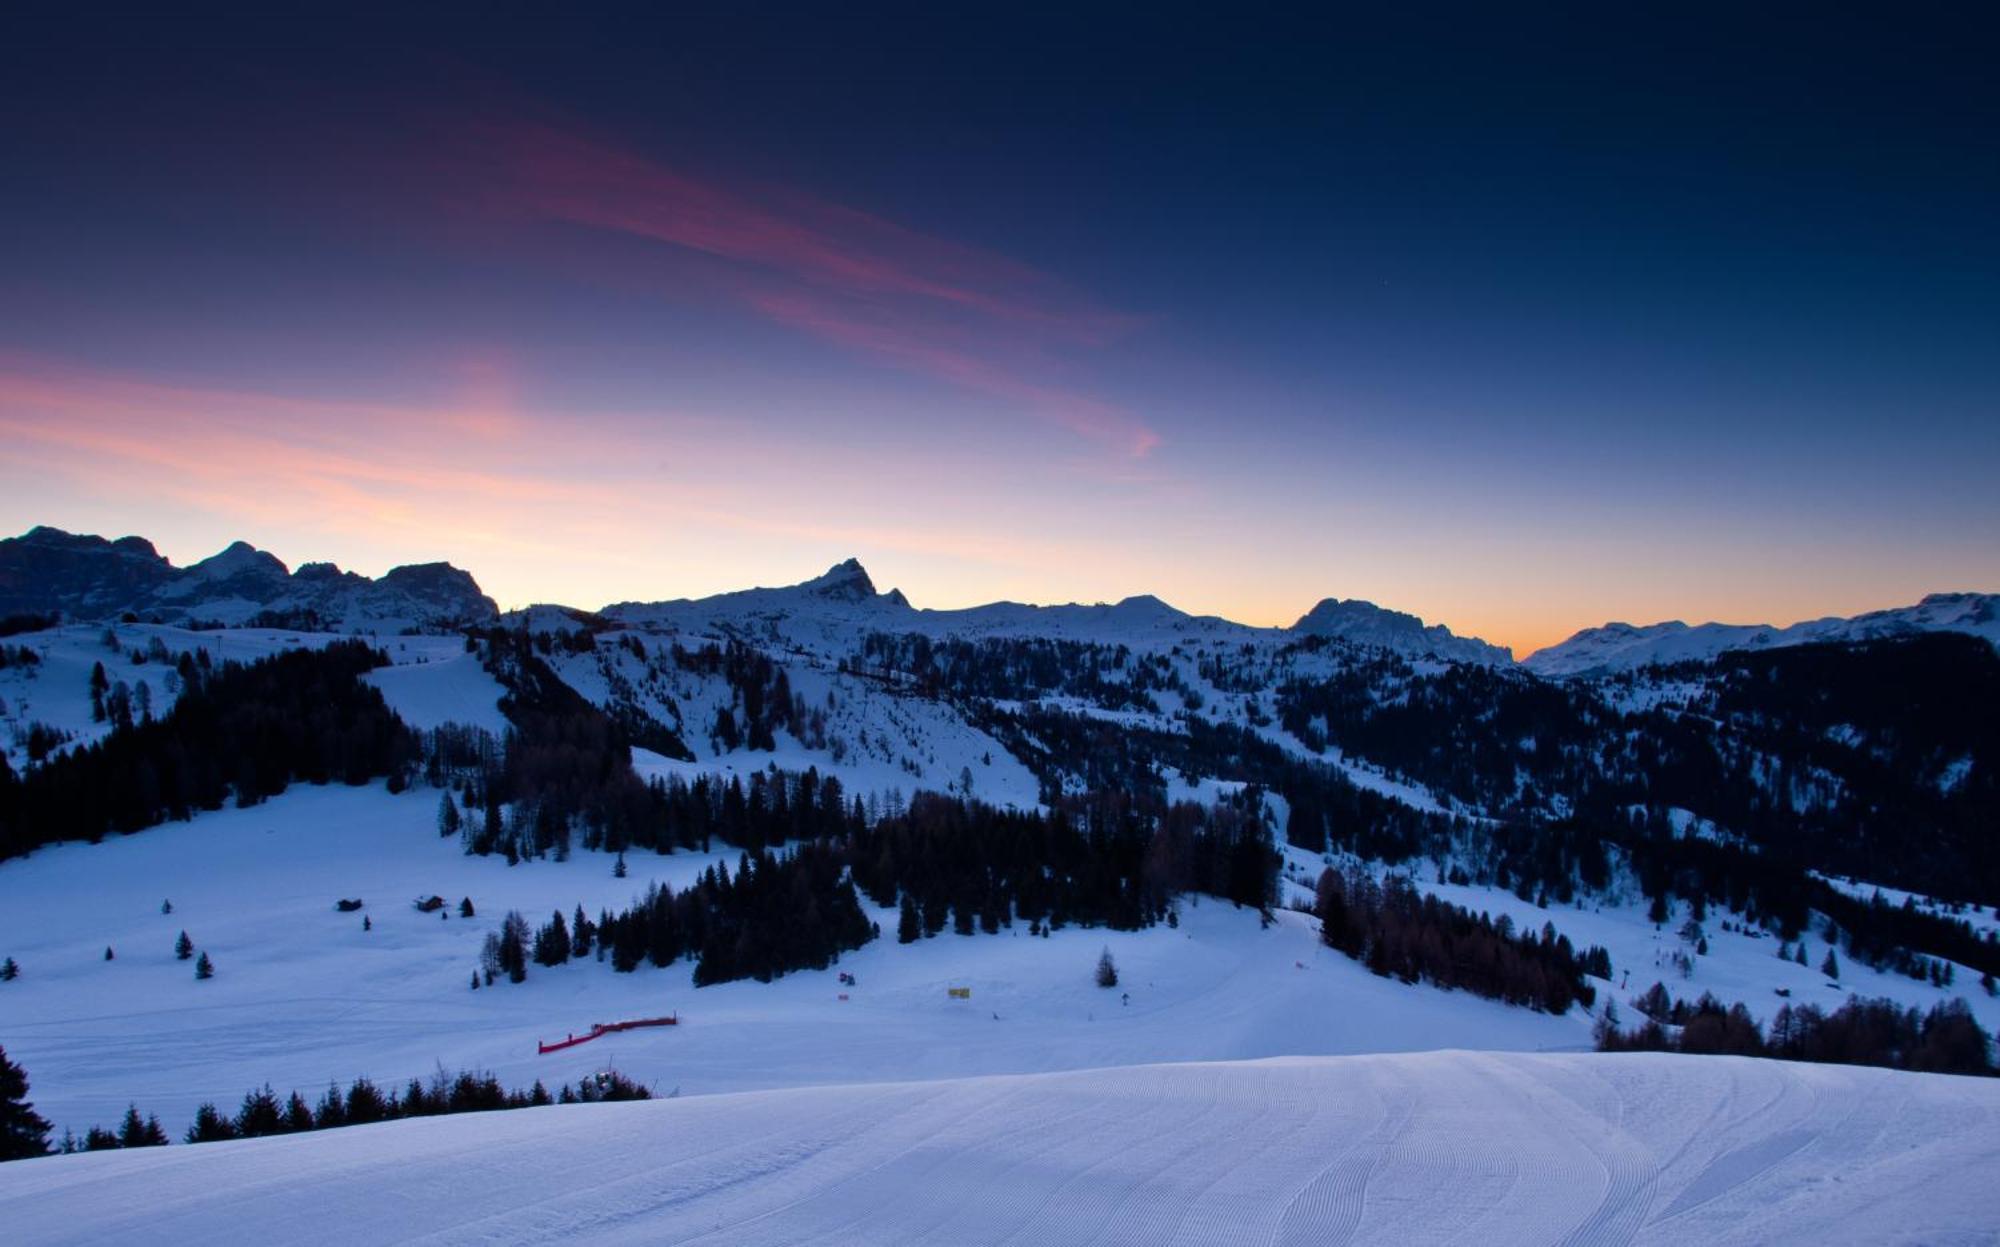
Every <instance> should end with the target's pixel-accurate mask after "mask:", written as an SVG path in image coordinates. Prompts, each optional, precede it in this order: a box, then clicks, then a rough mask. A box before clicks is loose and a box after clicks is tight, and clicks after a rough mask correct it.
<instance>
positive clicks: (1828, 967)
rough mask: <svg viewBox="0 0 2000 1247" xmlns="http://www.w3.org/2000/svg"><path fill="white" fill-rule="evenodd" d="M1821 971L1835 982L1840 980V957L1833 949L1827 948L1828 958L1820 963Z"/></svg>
mask: <svg viewBox="0 0 2000 1247" xmlns="http://www.w3.org/2000/svg"><path fill="white" fill-rule="evenodd" d="M1819 972H1820V973H1821V974H1824V975H1825V976H1826V977H1828V978H1830V979H1833V980H1834V981H1835V982H1838V981H1839V980H1840V958H1838V957H1836V956H1834V955H1833V949H1832V948H1828V949H1827V950H1826V960H1825V961H1822V962H1820V963H1819Z"/></svg>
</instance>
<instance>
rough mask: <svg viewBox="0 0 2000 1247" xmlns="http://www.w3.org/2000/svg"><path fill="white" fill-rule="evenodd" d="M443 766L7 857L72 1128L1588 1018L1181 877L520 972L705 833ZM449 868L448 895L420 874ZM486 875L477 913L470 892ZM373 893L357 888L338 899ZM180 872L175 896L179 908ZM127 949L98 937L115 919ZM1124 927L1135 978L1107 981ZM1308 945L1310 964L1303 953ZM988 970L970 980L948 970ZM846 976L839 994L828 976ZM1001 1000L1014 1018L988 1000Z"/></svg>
mask: <svg viewBox="0 0 2000 1247" xmlns="http://www.w3.org/2000/svg"><path fill="white" fill-rule="evenodd" d="M436 802H437V798H436V795H435V794H434V793H431V792H428V791H426V790H423V789H415V790H412V791H411V792H408V793H405V794H402V795H399V796H390V795H389V794H388V793H387V792H386V791H384V790H383V789H382V787H381V786H379V785H375V786H370V787H366V788H345V787H338V786H335V787H326V788H315V787H308V786H301V787H296V788H294V789H293V790H291V791H290V792H288V793H286V794H285V795H283V796H281V797H278V798H275V799H274V800H272V801H270V802H268V803H266V804H264V805H261V806H255V807H252V808H250V809H245V810H238V809H226V810H220V811H216V812H214V813H209V814H203V815H199V816H197V817H196V818H195V819H194V820H193V821H192V822H190V823H175V824H168V825H166V826H163V827H158V828H154V829H152V830H149V831H145V832H141V833H139V834H137V835H134V836H130V837H122V838H117V839H113V840H108V841H106V842H105V843H103V844H99V845H87V844H71V845H61V846H55V847H52V848H48V849H43V850H41V851H38V852H37V853H35V854H34V855H33V856H31V857H29V858H26V859H21V860H15V861H11V862H6V863H4V864H0V955H6V956H12V957H14V958H15V959H16V960H17V961H18V962H19V963H20V965H21V968H22V973H21V977H20V978H19V979H17V980H15V981H14V982H11V983H7V984H5V985H0V1017H4V1019H5V1024H4V1033H3V1034H0V1042H4V1043H5V1045H6V1048H7V1051H8V1054H9V1055H10V1057H12V1058H13V1059H15V1060H17V1061H19V1062H21V1063H22V1064H23V1065H24V1066H25V1067H26V1068H27V1070H28V1072H29V1075H30V1077H31V1078H32V1079H33V1081H34V1099H35V1102H36V1104H37V1106H38V1107H39V1109H40V1111H42V1112H43V1113H44V1115H46V1116H48V1117H49V1118H50V1119H51V1120H52V1121H54V1122H56V1123H57V1129H58V1131H60V1130H61V1129H62V1128H63V1127H70V1128H72V1129H74V1130H76V1131H77V1132H78V1133H81V1132H82V1131H83V1130H84V1129H85V1128H87V1127H88V1126H90V1125H93V1124H115V1121H116V1119H117V1118H118V1117H119V1116H120V1115H121V1114H123V1112H124V1111H125V1106H126V1104H127V1103H128V1102H136V1103H137V1104H139V1106H140V1107H141V1108H142V1109H143V1110H144V1111H146V1112H155V1113H158V1114H159V1115H160V1117H161V1119H162V1121H163V1122H164V1123H165V1124H166V1125H167V1126H168V1128H169V1129H170V1130H171V1131H173V1132H174V1133H175V1134H176V1135H178V1134H179V1132H180V1131H181V1130H182V1129H183V1128H184V1127H185V1126H186V1124H187V1123H188V1121H189V1120H190V1119H191V1118H192V1116H193V1112H194V1109H195V1108H196V1106H197V1105H198V1104H199V1103H200V1102H201V1101H203V1100H213V1101H215V1102H216V1103H218V1104H219V1105H223V1106H225V1107H232V1108H233V1106H234V1105H235V1104H236V1103H237V1102H238V1101H240V1100H241V1098H242V1096H243V1093H244V1092H245V1091H247V1090H249V1089H250V1088H252V1087H254V1086H259V1085H261V1084H263V1083H264V1082H266V1081H269V1082H270V1083H271V1084H272V1085H273V1086H274V1087H276V1088H278V1089H280V1090H281V1091H289V1090H291V1089H293V1088H297V1089H299V1090H301V1091H302V1092H306V1093H308V1094H316V1093H317V1092H318V1091H321V1090H323V1089H324V1088H325V1087H326V1085H327V1083H328V1082H329V1081H332V1080H339V1081H341V1082H346V1081H349V1080H351V1079H353V1078H356V1077H358V1076H361V1075H367V1076H369V1077H371V1078H373V1079H375V1080H376V1081H378V1082H383V1083H388V1082H398V1083H400V1082H407V1081H408V1080H409V1079H410V1078H412V1077H417V1076H424V1077H427V1076H429V1075H430V1074H431V1073H432V1072H433V1071H434V1070H435V1069H436V1068H437V1066H438V1065H439V1064H440V1063H442V1064H443V1065H444V1066H446V1067H447V1068H450V1069H457V1068H460V1067H473V1066H478V1067H483V1068H487V1069H491V1070H492V1071H494V1072H495V1073H496V1074H498V1075H499V1076H500V1078H501V1080H502V1081H503V1082H505V1083H507V1084H509V1085H513V1086H523V1087H525V1086H527V1085H528V1084H529V1083H531V1082H533V1081H534V1080H535V1079H536V1078H542V1079H545V1080H547V1081H548V1082H549V1083H550V1085H554V1084H555V1083H557V1082H560V1081H574V1080H575V1079H576V1078H579V1077H581V1076H583V1075H584V1074H586V1073H589V1072H591V1071H594V1070H596V1069H600V1068H602V1067H603V1065H604V1064H605V1063H606V1062H607V1061H615V1063H616V1064H617V1066H618V1068H620V1069H621V1070H624V1071H625V1072H626V1073H628V1074H630V1075H632V1076H633V1077H635V1078H639V1079H641V1080H642V1081H645V1082H647V1083H652V1084H656V1085H657V1086H658V1088H659V1089H660V1090H661V1091H663V1092H664V1091H667V1090H671V1089H673V1088H675V1087H679V1088H681V1090H682V1092H683V1093H684V1094H687V1095H696V1094H708V1093H714V1092H724V1091H739V1090H751V1089H759V1088H769V1087H782V1086H804V1085H811V1084H817V1083H828V1082H855V1081H883V1080H892V1079H906V1078H912V1077H924V1078H949V1077H961V1076H966V1075H975V1074H990V1073H1019V1072H1040V1071H1052V1070H1062V1069H1075V1068H1086V1067H1094V1066H1108V1065H1122V1064H1129V1063H1133V1062H1142V1061H1179V1060H1215V1059H1241V1058H1252V1057H1265V1056H1278V1055H1289V1054H1298V1053H1326V1054H1330V1053H1356V1052H1379V1051H1400V1050H1417V1049H1424V1048H1435V1047H1440V1046H1461V1047H1480V1048H1513V1049H1521V1050H1536V1049H1549V1048H1580V1047H1583V1046H1586V1045H1587V1044H1588V1042H1589V1035H1588V1026H1589V1020H1588V1019H1587V1018H1585V1017H1584V1016H1583V1015H1582V1013H1581V1012H1578V1013H1576V1014H1574V1015H1572V1016H1570V1017H1565V1018H1555V1017H1549V1016H1547V1015H1544V1014H1538V1013H1533V1012H1529V1011H1526V1010H1521V1009H1513V1008H1508V1007H1506V1006H1503V1005H1500V1004H1497V1003H1494V1002H1491V1001H1485V1000H1479V999H1476V998H1473V997H1470V996H1467V995H1464V994H1462V993H1448V992H1443V991H1439V990H1437V989H1435V988H1430V987H1423V986H1417V987H1411V986H1405V985H1403V984H1400V983H1395V982H1391V981H1389V980H1386V979H1380V978H1377V977H1375V976H1373V975H1371V974H1369V973H1367V972H1366V971H1365V970H1364V969H1363V968H1362V967H1361V966H1360V965H1358V964H1357V963H1355V962H1352V961H1350V960H1348V959H1346V958H1345V957H1342V956H1340V955H1339V954H1337V953H1334V952H1332V951H1331V950H1329V949H1326V948H1324V947H1322V946H1321V945H1320V944H1319V942H1318V939H1317V931H1316V924H1315V923H1314V922H1313V920H1312V919H1310V918H1308V917H1306V916H1305V915H1302V914H1294V913H1280V914H1279V915H1278V921H1277V923H1276V925H1274V926H1272V927H1271V928H1269V929H1268V930H1267V929H1264V928H1263V927H1262V926H1261V925H1260V923H1259V922H1258V920H1257V916H1256V914H1255V913H1254V912H1253V911H1250V910H1241V909H1236V908H1233V907H1232V906H1230V905H1228V904H1227V903H1225V902H1219V901H1216V900H1213V899H1203V900H1201V901H1200V902H1199V903H1196V902H1195V901H1194V900H1193V899H1192V898H1189V899H1187V900H1184V901H1183V902H1182V904H1181V909H1180V918H1181V925H1180V927H1179V928H1178V929H1174V928H1170V927H1167V926H1164V925H1162V926H1159V927H1155V928H1153V929H1152V930H1148V931H1142V932H1119V931H1106V930H1101V929H1100V930H1085V929H1081V928H1069V929H1066V930H1063V931H1059V932H1056V933H1055V934H1054V935H1053V936H1052V937H1050V938H1046V939H1038V938H1031V937H1029V936H1028V935H1027V934H1026V930H1025V927H1020V928H1017V929H1016V930H1015V931H1013V932H1011V933H1010V932H1008V931H1005V930H1003V931H1002V932H1001V933H1000V934H998V935H975V936H959V935H955V934H951V933H949V932H947V933H946V934H943V935H940V936H938V937H936V938H934V939H930V940H924V941H920V942H918V943H916V944H911V945H901V944H898V943H897V942H896V940H895V923H896V915H895V913H894V911H891V910H875V911H872V913H871V916H872V917H873V919H874V920H875V921H877V922H879V923H880V924H881V926H882V928H883V930H884V931H885V932H886V934H885V936H884V937H883V938H881V939H878V940H876V941H875V942H873V943H871V944H869V945H868V946H867V947H865V948H863V949H861V950H860V951H858V952H855V953H851V954H848V955H847V956H845V957H843V958H842V960H841V963H840V966H839V969H840V970H843V971H847V972H849V973H852V974H854V975H855V976H856V978H857V980H858V983H857V985H856V986H855V987H854V988H851V989H849V988H844V987H842V986H841V985H839V984H838V983H837V982H836V980H835V973H834V971H832V970H828V971H825V972H805V973H798V974H793V975H788V976H786V977H785V978H783V979H781V980H778V981H777V982H775V983H772V984H759V983H754V982H740V983H730V984H723V985H719V986H715V987H707V988H703V989H701V990H700V991H695V990H693V988H692V987H691V985H690V973H691V967H690V966H689V965H688V964H687V963H685V962H683V963H680V964H677V965H675V966H672V967H668V968H666V969H653V968H651V967H642V968H641V969H640V970H639V971H638V972H637V973H635V974H629V975H628V974H618V973H615V972H613V971H612V970H611V969H610V967H609V966H607V965H601V964H598V963H596V962H573V963H571V964H569V965H566V966H563V967H560V968H556V969H547V968H543V967H539V966H536V967H532V968H531V972H530V974H529V977H528V981H527V982H526V983H523V984H519V985H513V984H508V983H505V982H504V981H503V982H501V983H498V984H496V985H494V986H493V987H492V988H482V989H481V990H479V991H477V992H475V991H473V990H471V989H470V985H469V982H470V976H471V973H472V970H473V967H474V965H475V964H476V961H477V956H478V949H479V945H480V942H481V940H482V939H483V938H484V936H485V934H486V932H487V931H489V930H493V929H495V928H497V926H498V924H499V922H500V919H501V917H502V916H503V915H504V914H505V913H506V911H507V910H508V909H510V908H518V909H520V910H521V911H522V912H523V913H524V914H526V915H527V916H528V917H529V918H530V919H531V920H532V921H534V922H536V923H540V922H545V921H547V919H548V917H549V914H550V913H551V912H552V911H553V910H555V909H557V908H561V909H562V911H563V912H564V913H565V914H568V913H570V912H571V911H572V910H573V909H574V907H575V906H576V905H577V904H578V903H579V902H580V903H582V904H583V906H584V908H585V910H586V911H587V912H588V913H589V914H590V915H591V916H593V917H595V915H596V913H597V911H598V909H599V908H601V907H613V908H622V907H624V906H625V905H627V904H629V903H630V902H631V901H632V900H633V899H634V897H636V896H637V895H638V894H639V893H641V892H643V891H644V889H645V887H646V884H647V882H648V880H651V879H659V880H661V881H663V882H668V883H672V884H674V885H676V886H679V885H681V884H684V883H686V882H688V881H689V880H691V879H692V878H694V877H695V876H696V875H697V874H698V873H699V872H700V871H701V870H703V869H705V868H706V867H707V866H709V865H710V864H712V863H713V862H715V861H717V860H724V861H727V862H729V863H731V864H732V866H733V864H734V863H735V861H736V860H737V854H736V853H735V852H734V851H730V852H728V853H718V854H716V855H714V856H704V855H701V854H675V855H672V856H664V857H663V856H656V855H653V854H649V853H632V854H628V855H627V858H626V861H627V865H628V867H629V869H630V876H629V877H628V878H625V879H616V878H614V877H613V876H612V870H611V861H610V859H609V858H608V857H606V856H605V855H603V854H599V853H586V852H579V853H578V854H576V856H575V857H573V858H572V859H571V860H570V861H568V862H533V863H524V864H523V865H520V866H516V867H509V866H507V864H506V862H505V861H504V859H501V858H497V857H490V858H480V857H468V856H466V855H465V854H464V853H463V852H462V851H461V850H460V848H459V846H458V844H457V842H456V841H454V840H447V839H441V838H440V837H439V836H438V835H437V833H436V831H435V830H434V826H435V817H436ZM432 893H436V894H439V895H442V896H444V897H445V898H446V899H447V900H448V901H449V902H451V904H450V905H449V906H448V907H447V912H448V913H449V914H450V916H449V917H448V918H439V917H438V916H437V915H434V914H430V915H426V914H418V913H417V912H416V911H415V910H414V909H413V908H412V906H411V901H412V900H413V899H414V898H416V897H418V896H420V895H421V896H428V895H431V894H432ZM462 896H469V897H471V898H472V900H473V903H474V905H475V906H476V907H477V911H478V916H477V917H476V918H474V919H473V920H471V921H466V920H463V919H461V918H459V917H458V916H457V902H458V900H459V898H460V897H462ZM342 897H360V898H362V899H363V900H365V901H366V902H367V908H366V909H365V910H364V911H363V914H366V915H368V916H369V917H370V918H371V920H372V923H373V927H374V929H373V930H372V931H365V932H364V931H363V930H362V924H361V919H362V914H342V913H337V912H335V910H334V901H335V900H337V899H339V898H342ZM164 899H171V900H172V901H173V905H174V912H173V913H172V914H170V915H167V914H162V913H161V912H160V902H161V901H162V900H164ZM183 929H185V930H186V931H187V932H188V933H189V935H190V937H191V938H192V939H193V941H194V943H195V945H196V947H197V948H199V949H201V950H204V951H206V952H208V953H209V955H210V956H211V957H212V958H213V959H214V961H215V964H216V967H217V972H216V977H215V978H214V979H212V980H210V981H207V982H196V981H195V979H194V975H193V969H192V966H191V964H190V963H188V962H182V961H177V960H175V959H174V956H173V943H174V938H175V936H176V935H177V934H178V933H179V932H180V931H181V930H183ZM107 944H109V945H111V946H113V947H114V948H115V950H116V952H117V959H116V960H114V961H111V962H106V961H104V960H103V953H104V948H105V946H106V945H107ZM1102 948H1109V949H1110V950H1111V952H1112V955H1113V956H1114V957H1115V958H1116V960H1117V962H1118V965H1119V968H1120V971H1121V977H1122V980H1123V982H1122V985H1121V992H1123V993H1128V994H1129V996H1130V1003H1129V1004H1122V1003H1120V992H1108V991H1104V990H1101V989H1099V988H1097V987H1096V986H1095V985H1094V984H1093V983H1092V982H1091V970H1092V968H1093V967H1094V964H1095V962H1096V959H1097V954H1098V952H1099V950H1100V949H1102ZM1301 966H1303V967H1304V968H1300V967H1301ZM959 985H963V986H969V987H971V988H972V990H973V997H972V1000H971V1001H970V1002H954V1001H952V1000H950V999H949V998H948V997H947V995H946V991H945V989H946V988H947V987H948V986H959ZM843 991H845V992H847V994H848V995H849V997H850V999H849V1000H847V1001H841V1000H839V999H838V996H839V995H840V993H842V992H843ZM676 1009H678V1010H679V1011H680V1013H681V1016H682V1018H683V1024H682V1025H681V1026H680V1027H678V1028H675V1029H673V1030H670V1031H656V1032H634V1033H630V1034H625V1035H620V1036H617V1037H615V1038H611V1039H603V1040H599V1041H597V1042H595V1043H592V1044H587V1045H584V1046H582V1047H580V1048H577V1049H573V1050H571V1051H569V1052H566V1053H563V1054H559V1055H552V1056H547V1057H540V1056H537V1055H536V1052H535V1041H536V1040H537V1039H538V1038H541V1039H555V1038H560V1037H562V1036H563V1035H565V1034H567V1033H569V1032H571V1031H578V1032H581V1031H582V1030H584V1029H586V1028H588V1026H589V1025H590V1024H591V1023H592V1022H597V1021H613V1020H616V1019H619V1018H625V1017H637V1016H652V1015H656V1014H659V1013H664V1012H671V1011H674V1010H676ZM995 1014H998V1018H997V1019H996V1018H995V1016H994V1015H995Z"/></svg>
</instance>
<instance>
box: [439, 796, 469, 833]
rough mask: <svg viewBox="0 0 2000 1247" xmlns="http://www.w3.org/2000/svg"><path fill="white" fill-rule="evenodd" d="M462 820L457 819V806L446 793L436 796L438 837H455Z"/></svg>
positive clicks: (462, 822) (462, 823) (462, 824)
mask: <svg viewBox="0 0 2000 1247" xmlns="http://www.w3.org/2000/svg"><path fill="white" fill-rule="evenodd" d="M462 826H464V820H462V819H461V818H459V815H458V805H457V803H456V802H454V801H453V800H452V799H451V794H450V793H448V792H445V793H440V794H438V835H439V837H441V838H444V837H450V836H455V835H457V834H458V832H459V828H460V827H462Z"/></svg>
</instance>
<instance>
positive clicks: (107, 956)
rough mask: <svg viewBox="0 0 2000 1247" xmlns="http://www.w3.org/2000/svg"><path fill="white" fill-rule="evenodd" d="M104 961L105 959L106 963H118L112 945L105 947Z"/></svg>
mask: <svg viewBox="0 0 2000 1247" xmlns="http://www.w3.org/2000/svg"><path fill="white" fill-rule="evenodd" d="M104 959H105V960H106V961H116V960H117V955H116V954H114V953H113V952H112V951H111V945H109V944H106V945H105V946H104Z"/></svg>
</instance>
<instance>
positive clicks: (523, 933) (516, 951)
mask: <svg viewBox="0 0 2000 1247" xmlns="http://www.w3.org/2000/svg"><path fill="white" fill-rule="evenodd" d="M499 959H500V965H499V969H501V970H503V971H505V972H506V975H507V979H508V981H509V982H512V983H520V982H523V981H525V980H526V979H527V977H528V920H527V919H526V918H523V917H522V916H521V911H520V910H518V909H510V910H508V911H507V916H506V917H505V918H503V919H501V921H500V958H499Z"/></svg>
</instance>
